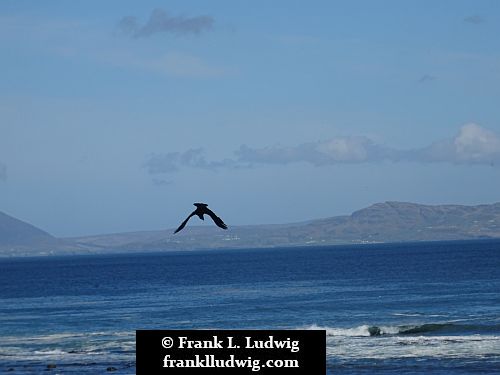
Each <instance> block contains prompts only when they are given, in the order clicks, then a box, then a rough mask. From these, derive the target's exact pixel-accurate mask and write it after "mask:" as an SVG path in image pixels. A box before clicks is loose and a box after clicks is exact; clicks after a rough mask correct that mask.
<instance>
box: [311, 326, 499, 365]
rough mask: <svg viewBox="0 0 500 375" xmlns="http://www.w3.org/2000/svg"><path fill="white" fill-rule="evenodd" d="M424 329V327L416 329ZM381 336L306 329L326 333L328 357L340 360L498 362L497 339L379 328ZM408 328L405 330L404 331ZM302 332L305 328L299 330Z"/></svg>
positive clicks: (369, 329) (366, 330) (363, 329)
mask: <svg viewBox="0 0 500 375" xmlns="http://www.w3.org/2000/svg"><path fill="white" fill-rule="evenodd" d="M415 327H416V328H418V327H425V325H420V326H418V325H417V326H415ZM376 328H378V329H380V333H379V334H377V335H375V336H377V337H372V336H374V335H373V332H374V327H373V326H369V325H361V326H357V327H353V328H338V327H327V326H326V327H325V326H319V325H311V326H308V327H305V329H311V330H315V329H318V330H325V331H326V334H327V356H329V357H334V358H336V359H337V360H342V359H361V358H363V359H367V358H370V359H391V358H392V359H394V358H418V357H434V358H477V359H480V358H484V357H499V358H500V336H498V335H480V334H472V335H456V336H455V335H439V336H438V335H428V336H424V335H422V334H417V335H406V334H404V335H402V334H400V333H401V331H402V330H403V327H402V326H385V327H384V326H379V327H376ZM406 328H407V327H404V329H406ZM302 329H304V327H302Z"/></svg>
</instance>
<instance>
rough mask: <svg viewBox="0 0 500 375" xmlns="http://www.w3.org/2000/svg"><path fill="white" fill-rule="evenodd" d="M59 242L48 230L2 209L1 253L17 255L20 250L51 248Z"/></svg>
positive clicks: (0, 217)
mask: <svg viewBox="0 0 500 375" xmlns="http://www.w3.org/2000/svg"><path fill="white" fill-rule="evenodd" d="M58 243H59V241H58V240H57V239H56V238H55V237H53V236H51V235H50V234H48V233H47V232H44V231H43V230H41V229H38V228H36V227H34V226H33V225H31V224H28V223H25V222H24V221H21V220H19V219H16V218H14V217H12V216H9V215H7V214H5V213H3V212H1V211H0V255H8V254H11V255H17V254H18V252H19V251H21V252H22V251H24V250H30V249H38V250H37V251H39V249H42V248H44V249H50V248H52V247H54V246H56V245H58Z"/></svg>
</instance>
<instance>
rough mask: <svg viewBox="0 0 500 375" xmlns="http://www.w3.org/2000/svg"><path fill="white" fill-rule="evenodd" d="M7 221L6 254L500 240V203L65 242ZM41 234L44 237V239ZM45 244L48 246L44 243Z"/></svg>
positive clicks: (376, 210) (0, 234)
mask: <svg viewBox="0 0 500 375" xmlns="http://www.w3.org/2000/svg"><path fill="white" fill-rule="evenodd" d="M5 216H6V215H5ZM8 218H10V217H8ZM1 220H2V219H1V217H0V256H5V255H35V254H68V253H109V252H129V251H130V252H132V251H169V250H194V249H219V248H221V249H222V248H235V249H236V248H259V247H279V246H307V245H338V244H362V243H381V242H403V241H440V240H470V239H488V238H500V203H495V204H485V205H479V206H461V205H436V206H430V205H421V204H415V203H404V202H385V203H377V204H374V205H372V206H370V207H367V208H364V209H361V210H359V211H356V212H354V213H353V214H351V215H346V216H336V217H331V218H326V219H319V220H311V221H308V222H303V223H295V224H279V225H277V224H274V225H249V226H234V227H231V226H230V227H229V230H227V231H223V230H220V229H219V228H217V227H215V226H214V225H206V226H205V225H204V226H195V225H192V223H190V224H191V225H190V226H188V227H187V228H186V229H184V230H183V231H181V232H179V233H178V234H176V235H173V229H168V230H163V231H144V232H129V233H117V234H107V235H99V236H87V237H79V238H70V239H64V240H56V239H54V238H53V237H52V236H50V235H48V234H47V233H45V232H43V231H40V230H39V229H36V228H34V227H32V226H30V225H29V224H26V223H22V222H20V223H22V224H24V225H25V226H28V227H30V228H31V230H32V232H29V231H28V229H27V227H25V226H22V228H24V229H23V230H21V229H16V228H17V227H15V226H12V224H11V225H10V227H9V228H11V229H10V230H13V231H14V232H12V233H11V232H9V229H8V227H5V228H7V231H5V229H2V224H1V223H2V221H1ZM12 220H15V219H13V218H10V220H8V222H9V223H12ZM193 224H194V223H193ZM16 230H17V233H18V234H17V235H16V234H15V233H16ZM24 230H25V231H26V232H24ZM33 230H34V231H33ZM40 232H41V233H40ZM21 233H26V236H27V237H26V238H25V240H27V239H28V238H31V240H30V241H31V242H30V244H31V245H30V246H22V248H20V247H18V249H19V250H18V251H17V252H13V251H10V252H6V251H5V247H3V248H2V246H1V244H2V243H4V242H5V239H7V238H17V239H18V241H21V238H20V237H19V235H20V234H21ZM29 233H31V234H30V236H28V234H29ZM37 233H38V235H40V236H41V237H39V240H38V239H37V237H36V234H37ZM42 233H43V235H42ZM4 236H5V238H4ZM47 236H48V237H47ZM21 237H22V236H21ZM49 239H51V240H52V241H56V243H54V242H52V244H53V246H52V247H51V249H50V251H49V252H47V242H45V244H44V241H48V240H49ZM42 244H44V245H43V246H41V245H42ZM11 250H12V248H11Z"/></svg>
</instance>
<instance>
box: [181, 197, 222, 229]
mask: <svg viewBox="0 0 500 375" xmlns="http://www.w3.org/2000/svg"><path fill="white" fill-rule="evenodd" d="M194 205H195V206H196V210H194V211H193V212H191V214H190V215H189V216H188V217H187V218H186V220H184V221H183V222H182V223H181V225H179V228H177V229H176V230H175V232H174V234H176V233H177V232H179V231H180V230H182V229H183V228H184V227H185V226H186V224H187V222H188V221H189V219H191V217H193V216H194V215H197V216H198V217H199V218H200V219H201V220H205V218H204V217H203V215H208V216H210V217H211V218H212V220H213V221H214V223H215V225H217V226H218V227H219V228H222V229H227V225H226V224H224V222H223V221H222V219H221V218H220V217H218V216H217V215H216V214H214V212H213V211H212V210H211V209H209V208H208V204H205V203H194Z"/></svg>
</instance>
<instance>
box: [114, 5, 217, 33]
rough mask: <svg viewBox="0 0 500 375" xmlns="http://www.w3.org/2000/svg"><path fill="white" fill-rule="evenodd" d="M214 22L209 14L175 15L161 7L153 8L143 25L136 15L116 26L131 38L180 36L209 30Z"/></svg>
mask: <svg viewBox="0 0 500 375" xmlns="http://www.w3.org/2000/svg"><path fill="white" fill-rule="evenodd" d="M214 22H215V21H214V19H213V18H212V17H210V16H196V17H184V16H177V17H175V16H171V15H169V14H168V13H167V12H165V11H164V10H162V9H154V10H153V11H152V12H151V15H150V16H149V20H148V21H147V22H146V23H145V24H144V25H140V24H139V22H138V20H137V18H136V17H133V16H127V17H123V18H122V19H121V20H120V21H119V22H118V25H117V28H118V30H119V31H120V32H121V33H122V34H125V35H129V36H131V37H133V38H144V37H149V36H151V35H153V34H157V33H169V34H175V35H178V36H182V35H189V34H194V35H198V34H201V33H202V32H205V31H209V30H211V29H212V28H213V25H214Z"/></svg>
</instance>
